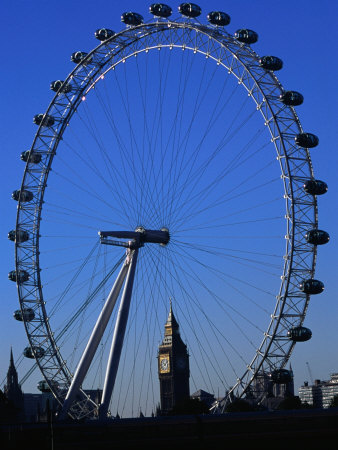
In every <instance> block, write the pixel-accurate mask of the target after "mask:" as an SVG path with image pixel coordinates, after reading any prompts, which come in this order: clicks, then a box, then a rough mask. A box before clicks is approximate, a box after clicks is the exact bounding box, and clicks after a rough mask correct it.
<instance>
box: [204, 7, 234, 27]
mask: <svg viewBox="0 0 338 450" xmlns="http://www.w3.org/2000/svg"><path fill="white" fill-rule="evenodd" d="M207 19H208V21H209V23H211V24H212V25H216V26H218V27H225V26H226V25H229V23H230V16H229V15H228V14H226V13H225V12H223V11H211V12H210V13H209V14H208V15H207Z"/></svg>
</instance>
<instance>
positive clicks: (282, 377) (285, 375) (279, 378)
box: [270, 369, 292, 384]
mask: <svg viewBox="0 0 338 450" xmlns="http://www.w3.org/2000/svg"><path fill="white" fill-rule="evenodd" d="M270 379H271V381H273V382H274V383H276V384H285V383H289V382H290V381H292V374H291V372H290V370H287V369H276V370H274V371H272V372H271V373H270Z"/></svg>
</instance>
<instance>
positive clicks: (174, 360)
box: [158, 302, 190, 415]
mask: <svg viewBox="0 0 338 450" xmlns="http://www.w3.org/2000/svg"><path fill="white" fill-rule="evenodd" d="M164 328H165V331H164V339H163V342H162V344H161V345H160V346H159V349H158V376H159V380H160V396H161V414H162V415H166V414H168V413H169V412H170V411H171V410H172V409H173V408H174V406H175V405H177V404H179V403H181V402H183V401H184V400H186V399H188V398H189V395H190V391H189V376H190V371H189V354H188V351H187V346H186V345H185V344H184V342H183V341H182V339H181V336H180V332H179V326H178V323H177V320H176V318H175V316H174V313H173V309H172V304H171V302H170V310H169V315H168V319H167V322H166V324H165V326H164Z"/></svg>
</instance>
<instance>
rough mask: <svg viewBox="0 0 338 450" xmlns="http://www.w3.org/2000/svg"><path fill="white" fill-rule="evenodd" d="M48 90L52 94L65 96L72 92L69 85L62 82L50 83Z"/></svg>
mask: <svg viewBox="0 0 338 450" xmlns="http://www.w3.org/2000/svg"><path fill="white" fill-rule="evenodd" d="M50 88H51V90H52V91H54V92H59V93H60V94H61V93H65V94H67V93H68V92H70V91H71V90H72V87H71V86H70V85H69V84H65V82H64V81H62V80H56V81H52V82H51V84H50Z"/></svg>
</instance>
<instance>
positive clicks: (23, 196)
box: [12, 189, 33, 203]
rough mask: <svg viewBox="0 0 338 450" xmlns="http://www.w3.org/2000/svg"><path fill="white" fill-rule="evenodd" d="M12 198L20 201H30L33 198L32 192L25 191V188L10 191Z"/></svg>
mask: <svg viewBox="0 0 338 450" xmlns="http://www.w3.org/2000/svg"><path fill="white" fill-rule="evenodd" d="M12 199H13V200H16V201H17V202H18V201H20V202H21V203H25V202H30V201H31V200H33V193H32V192H31V191H26V189H17V190H16V191H13V192H12Z"/></svg>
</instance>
